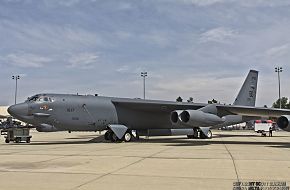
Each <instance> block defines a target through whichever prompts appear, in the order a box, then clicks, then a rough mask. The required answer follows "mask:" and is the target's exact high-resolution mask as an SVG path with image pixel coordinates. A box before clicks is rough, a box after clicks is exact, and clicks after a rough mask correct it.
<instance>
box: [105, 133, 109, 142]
mask: <svg viewBox="0 0 290 190" xmlns="http://www.w3.org/2000/svg"><path fill="white" fill-rule="evenodd" d="M109 136H110V132H109V131H107V132H106V133H105V135H104V138H105V140H106V141H109V140H110V137H109Z"/></svg>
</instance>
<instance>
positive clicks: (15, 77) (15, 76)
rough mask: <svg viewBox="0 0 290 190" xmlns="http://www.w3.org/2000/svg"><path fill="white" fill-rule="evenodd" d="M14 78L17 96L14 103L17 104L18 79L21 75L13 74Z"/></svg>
mask: <svg viewBox="0 0 290 190" xmlns="http://www.w3.org/2000/svg"><path fill="white" fill-rule="evenodd" d="M12 79H13V80H15V97H14V103H15V104H16V103H17V101H16V99H17V81H18V80H19V79H20V76H19V75H13V76H12Z"/></svg>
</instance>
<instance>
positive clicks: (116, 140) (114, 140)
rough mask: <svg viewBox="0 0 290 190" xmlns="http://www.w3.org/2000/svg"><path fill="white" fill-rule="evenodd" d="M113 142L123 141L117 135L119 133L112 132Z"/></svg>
mask: <svg viewBox="0 0 290 190" xmlns="http://www.w3.org/2000/svg"><path fill="white" fill-rule="evenodd" d="M111 141H112V142H121V139H119V138H118V137H117V135H115V133H112V139H111Z"/></svg>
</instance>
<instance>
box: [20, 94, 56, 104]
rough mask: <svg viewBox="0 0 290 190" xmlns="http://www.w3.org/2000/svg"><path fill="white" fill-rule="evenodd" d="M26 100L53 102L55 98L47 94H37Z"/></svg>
mask: <svg viewBox="0 0 290 190" xmlns="http://www.w3.org/2000/svg"><path fill="white" fill-rule="evenodd" d="M26 101H27V102H36V103H37V102H38V103H42V102H52V101H53V100H52V99H51V98H50V97H48V96H47V95H45V94H37V95H35V96H32V97H29V98H27V100H26Z"/></svg>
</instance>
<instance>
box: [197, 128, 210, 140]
mask: <svg viewBox="0 0 290 190" xmlns="http://www.w3.org/2000/svg"><path fill="white" fill-rule="evenodd" d="M200 138H201V139H211V138H212V132H211V130H208V133H207V134H206V135H205V134H203V132H201V133H200Z"/></svg>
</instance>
